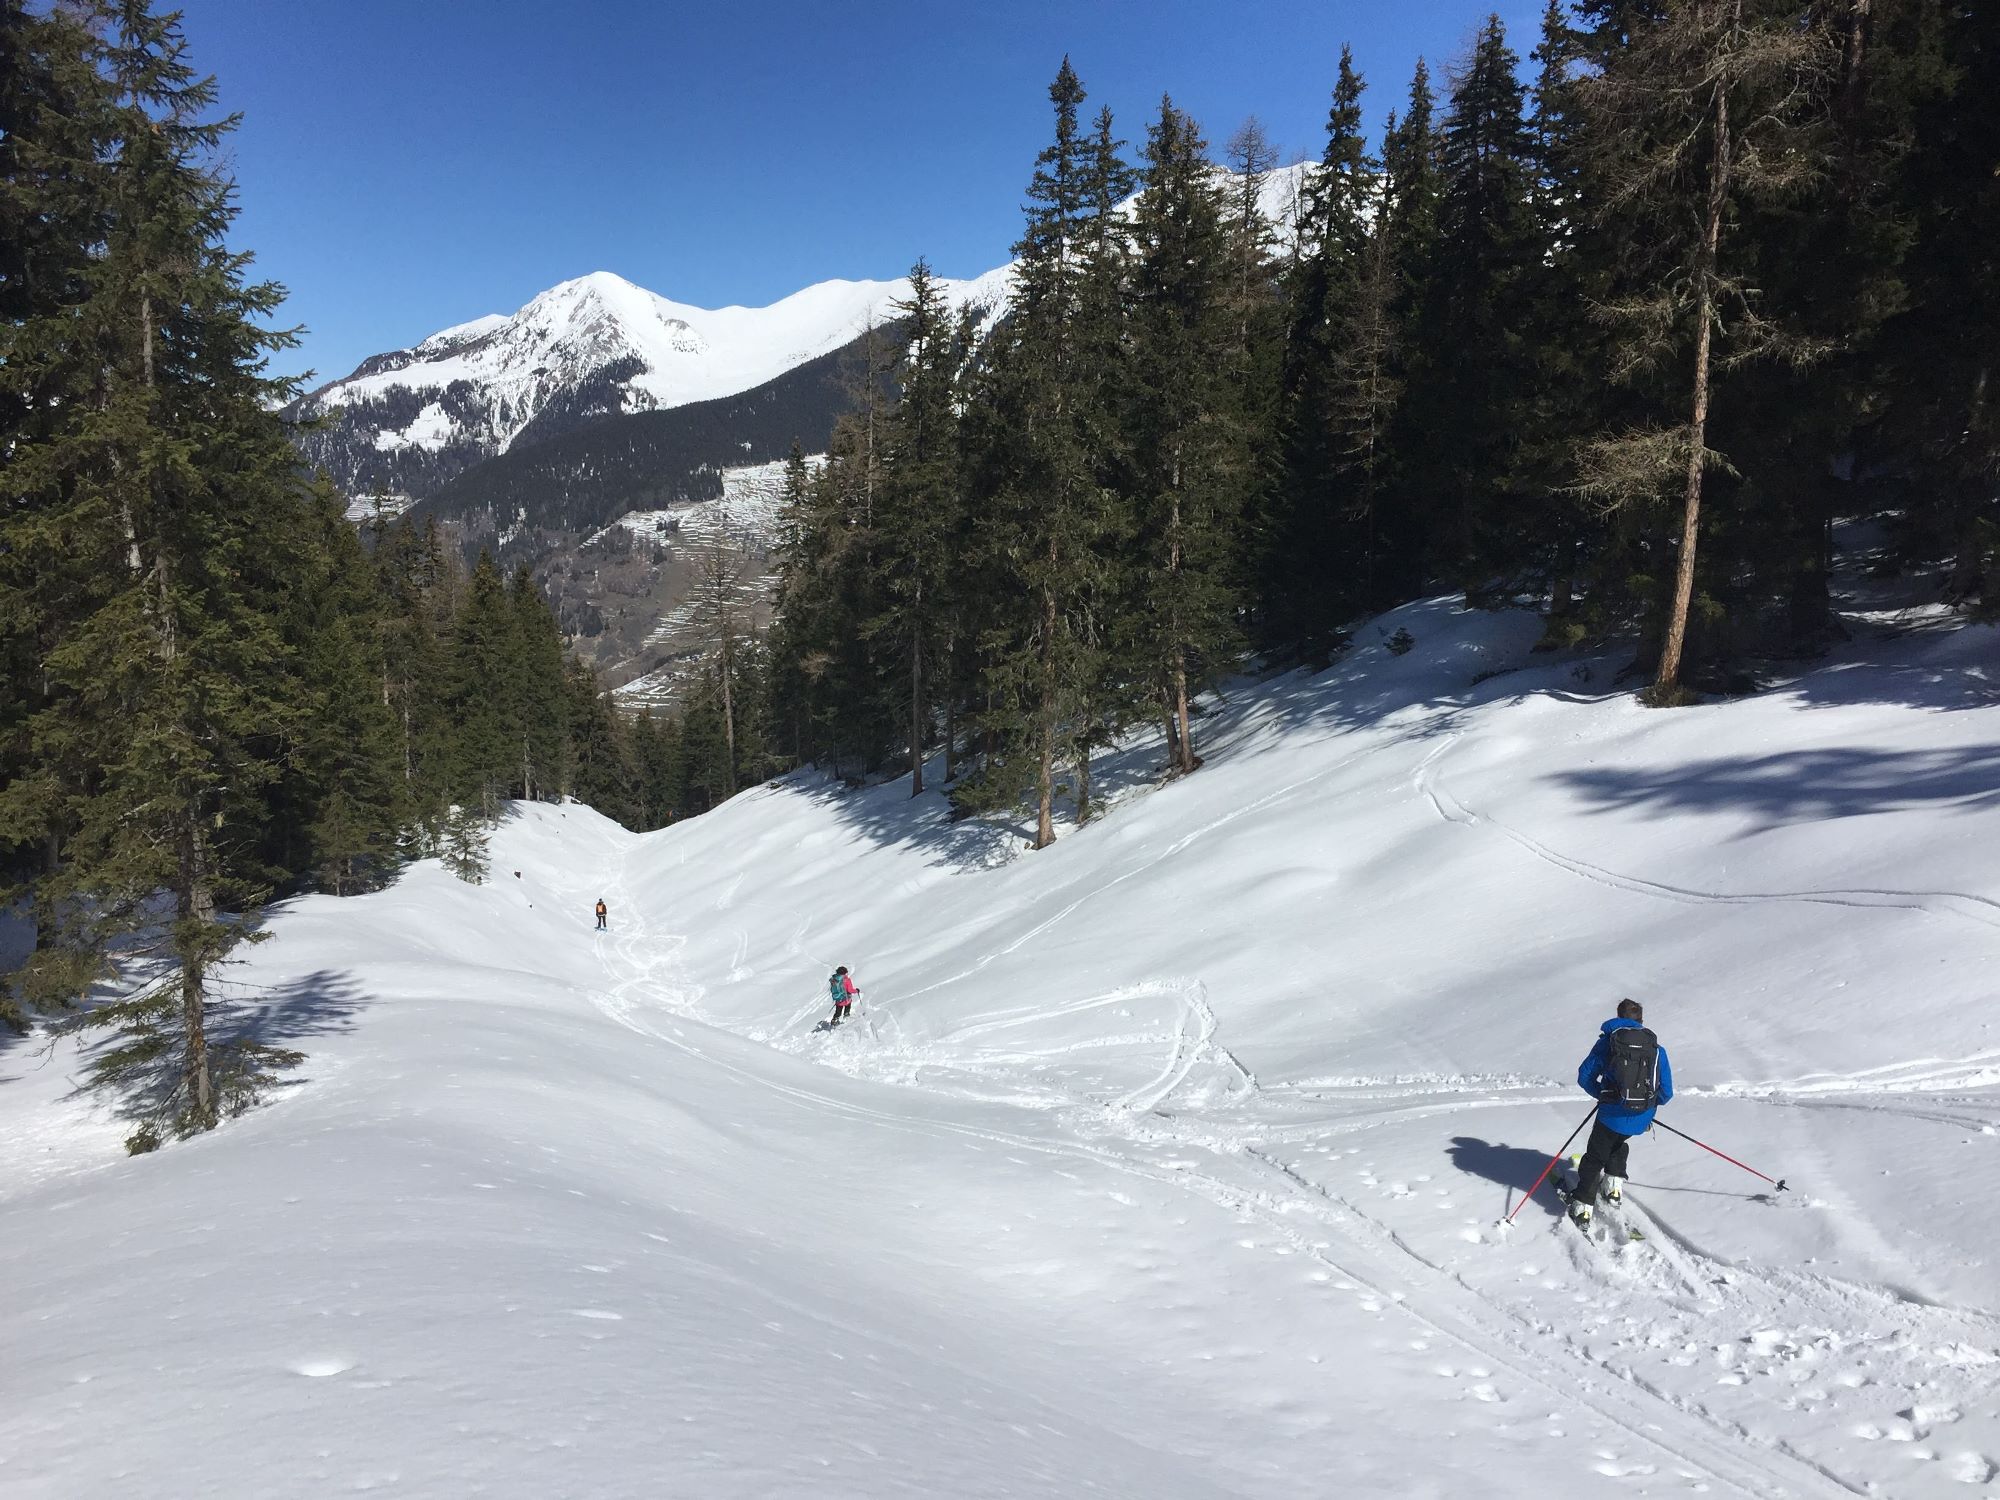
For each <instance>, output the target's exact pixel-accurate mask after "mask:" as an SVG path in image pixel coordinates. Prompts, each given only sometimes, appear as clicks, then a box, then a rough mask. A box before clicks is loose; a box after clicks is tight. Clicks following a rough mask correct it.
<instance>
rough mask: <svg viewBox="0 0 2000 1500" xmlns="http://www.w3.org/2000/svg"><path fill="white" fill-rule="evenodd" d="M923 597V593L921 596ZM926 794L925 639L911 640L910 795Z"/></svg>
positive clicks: (920, 637)
mask: <svg viewBox="0 0 2000 1500" xmlns="http://www.w3.org/2000/svg"><path fill="white" fill-rule="evenodd" d="M919 597H921V595H920V596H919ZM923 794H924V641H923V637H922V636H921V635H917V636H914V637H913V638H912V639H911V641H910V795H911V796H912V797H921V796H923Z"/></svg>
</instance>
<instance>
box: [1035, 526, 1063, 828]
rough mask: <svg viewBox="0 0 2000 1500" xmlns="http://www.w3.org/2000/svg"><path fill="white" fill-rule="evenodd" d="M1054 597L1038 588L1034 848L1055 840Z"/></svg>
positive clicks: (1052, 567)
mask: <svg viewBox="0 0 2000 1500" xmlns="http://www.w3.org/2000/svg"><path fill="white" fill-rule="evenodd" d="M1055 561H1056V544H1055V542H1053V541H1051V542H1050V543H1049V568H1050V571H1051V572H1053V571H1054V570H1055ZM1056 624H1057V615H1056V596H1055V591H1054V590H1053V589H1051V588H1044V589H1043V590H1042V701H1041V720H1042V753H1041V764H1040V766H1039V767H1038V769H1037V772H1036V776H1037V790H1038V792H1039V794H1040V795H1039V801H1040V804H1041V805H1040V809H1039V816H1038V818H1037V821H1036V823H1035V847H1036V848H1037V849H1046V848H1048V847H1049V845H1051V844H1053V843H1054V842H1055V841H1056V814H1055V801H1056V710H1057V708H1058V707H1059V704H1058V703H1057V701H1056V662H1055V655H1056Z"/></svg>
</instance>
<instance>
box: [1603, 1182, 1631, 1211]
mask: <svg viewBox="0 0 2000 1500" xmlns="http://www.w3.org/2000/svg"><path fill="white" fill-rule="evenodd" d="M1597 1196H1598V1197H1599V1198H1601V1199H1603V1200H1604V1201H1605V1202H1606V1203H1609V1204H1610V1205H1611V1206H1612V1207H1613V1208H1616V1207H1617V1206H1618V1205H1619V1204H1621V1203H1623V1202H1624V1201H1625V1179H1624V1178H1622V1177H1609V1176H1607V1177H1606V1178H1605V1179H1604V1185H1603V1187H1602V1188H1600V1189H1599V1190H1598V1194H1597Z"/></svg>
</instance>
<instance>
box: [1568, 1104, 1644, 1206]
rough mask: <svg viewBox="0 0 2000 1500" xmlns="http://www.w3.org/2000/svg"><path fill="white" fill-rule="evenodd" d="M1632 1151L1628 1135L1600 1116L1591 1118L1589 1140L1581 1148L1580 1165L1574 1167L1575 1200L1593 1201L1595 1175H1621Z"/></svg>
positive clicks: (1595, 1191) (1594, 1200)
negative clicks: (1597, 1118)
mask: <svg viewBox="0 0 2000 1500" xmlns="http://www.w3.org/2000/svg"><path fill="white" fill-rule="evenodd" d="M1631 1152H1632V1137H1631V1136H1629V1135H1621V1134H1619V1133H1618V1132H1617V1131H1615V1130H1613V1129H1612V1128H1611V1127H1610V1126H1609V1125H1607V1124H1605V1123H1604V1122H1603V1121H1602V1120H1593V1121H1591V1122H1590V1144H1589V1145H1587V1146H1585V1147H1584V1148H1583V1165H1582V1166H1580V1167H1578V1168H1577V1171H1576V1201H1577V1202H1579V1203H1595V1202H1596V1201H1597V1182H1598V1179H1599V1178H1600V1177H1603V1176H1604V1175H1605V1174H1606V1173H1609V1174H1610V1175H1611V1176H1613V1177H1623V1176H1624V1175H1625V1161H1626V1158H1627V1157H1628V1156H1630V1155H1631Z"/></svg>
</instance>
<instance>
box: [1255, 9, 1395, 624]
mask: <svg viewBox="0 0 2000 1500" xmlns="http://www.w3.org/2000/svg"><path fill="white" fill-rule="evenodd" d="M1362 92H1363V80H1362V78H1361V75H1360V74H1359V73H1357V72H1356V71H1355V69H1354V59H1353V55H1352V53H1351V51H1350V50H1349V49H1348V48H1346V47H1343V48H1341V51H1340V68H1339V74H1338V77H1337V79H1336V82H1335V84H1334V91H1333V103H1332V106H1331V108H1330V109H1329V111H1328V114H1327V126H1326V147H1325V149H1324V151H1323V152H1322V153H1321V156H1320V160H1319V165H1318V167H1317V168H1316V170H1315V171H1314V172H1313V174H1312V176H1311V178H1310V179H1309V182H1308V185H1307V188H1306V191H1305V195H1304V201H1303V202H1302V204H1301V207H1300V216H1299V223H1298V226H1297V231H1296V234H1297V242H1296V245H1295V248H1294V251H1293V256H1292V262H1291V265H1290V267H1289V268H1288V274H1287V276H1286V283H1287V284H1286V289H1285V290H1286V302H1287V310H1286V317H1287V329H1286V335H1285V354H1284V371H1283V395H1282V398H1281V400H1282V406H1281V410H1280V416H1279V421H1280V424H1281V431H1282V438H1281V442H1282V445H1283V450H1282V458H1281V460H1280V478H1279V481H1278V485H1277V487H1276V492H1275V494H1274V495H1273V497H1272V500H1271V513H1270V514H1269V515H1267V516H1266V518H1265V519H1264V521H1263V524H1262V527H1261V530H1262V533H1263V534H1262V537H1261V550H1262V555H1263V568H1262V569H1261V573H1262V577H1263V579H1264V587H1263V589H1262V590H1261V592H1262V594H1263V597H1264V599H1265V604H1266V615H1265V620H1264V632H1263V633H1264V635H1265V637H1266V644H1269V645H1275V646H1286V645H1289V646H1296V647H1299V648H1300V649H1302V650H1303V651H1304V653H1305V654H1306V656H1307V657H1308V658H1309V659H1313V660H1317V661H1320V662H1324V661H1325V660H1327V659H1328V658H1329V657H1330V656H1331V653H1332V652H1333V650H1334V649H1335V647H1336V646H1337V645H1338V644H1339V643H1340V637H1341V625H1342V622H1343V621H1344V619H1345V618H1346V616H1347V615H1348V613H1349V612H1350V611H1351V610H1352V608H1353V607H1354V604H1355V603H1356V594H1355V588H1354V578H1355V569H1354V567H1353V561H1354V560H1353V558H1352V556H1351V555H1350V549H1351V543H1352V539H1353V535H1354V527H1353V524H1352V513H1351V506H1350V504H1349V503H1348V498H1347V495H1346V487H1345V486H1344V484H1343V483H1342V480H1341V474H1340V469H1341V465H1340V461H1339V458H1338V456H1337V449H1338V439H1337V438H1336V435H1335V432H1334V426H1333V408H1334V402H1335V395H1334V390H1335V385H1336V380H1337V376H1336V366H1337V365H1338V363H1339V360H1340V356H1341V348H1340V339H1341V336H1342V333H1343V331H1344V328H1345V324H1346V319H1347V317H1348V314H1349V312H1350V309H1351V308H1352V305H1353V301H1354V298H1355V294H1356V290H1357V288H1358V287H1359V285H1360V283H1361V279H1362V276H1363V272H1364V268H1365V266H1366V264H1367V258H1368V237H1369V219H1370V215H1371V213H1372V211H1373V207H1372V206H1373V204H1374V202H1375V199H1376V195H1377V190H1378V185H1379V171H1380V169H1379V164H1378V163H1377V162H1376V161H1375V160H1374V159H1373V158H1372V157H1371V156H1370V155H1369V154H1368V143H1367V139H1366V137H1365V135H1364V133H1363V130H1362V119H1361V97H1362Z"/></svg>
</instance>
